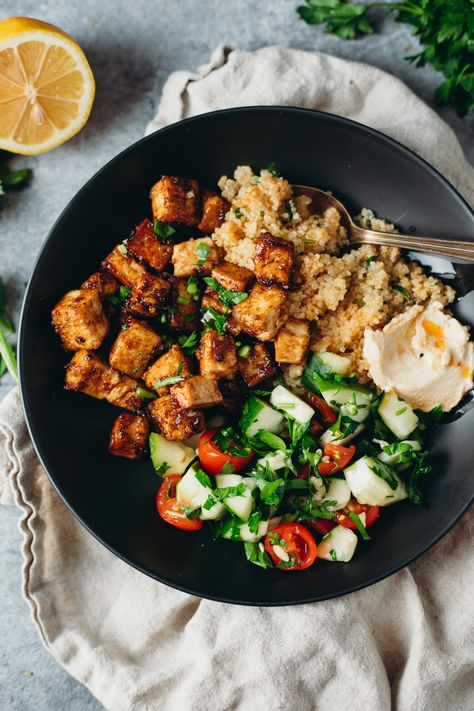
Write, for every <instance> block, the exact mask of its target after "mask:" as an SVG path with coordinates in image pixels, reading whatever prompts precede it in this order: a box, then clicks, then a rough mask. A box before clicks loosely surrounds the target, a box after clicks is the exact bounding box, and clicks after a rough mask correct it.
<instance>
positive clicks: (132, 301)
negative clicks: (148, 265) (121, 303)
mask: <svg viewBox="0 0 474 711" xmlns="http://www.w3.org/2000/svg"><path fill="white" fill-rule="evenodd" d="M170 288H171V285H170V283H169V281H167V280H166V279H163V278H162V277H158V276H153V275H152V274H148V272H145V274H144V275H143V276H142V277H140V279H139V280H138V282H137V283H136V284H135V286H134V287H133V288H132V291H131V294H130V296H129V297H128V299H127V302H126V304H125V308H126V310H127V311H129V312H130V313H132V314H137V315H139V316H148V317H152V316H157V315H158V314H159V312H160V310H161V308H162V307H163V305H164V303H165V301H166V299H167V297H168V294H169V291H170Z"/></svg>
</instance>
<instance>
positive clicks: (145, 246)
mask: <svg viewBox="0 0 474 711" xmlns="http://www.w3.org/2000/svg"><path fill="white" fill-rule="evenodd" d="M127 249H128V251H129V252H130V254H132V255H133V256H134V257H135V258H136V259H138V261H139V262H145V264H148V265H149V266H150V267H151V268H152V269H156V271H157V272H161V271H163V269H164V268H165V267H166V266H167V265H168V263H169V261H170V259H171V255H172V254H173V245H172V244H170V243H168V242H165V241H163V240H160V239H158V237H157V236H156V234H155V231H154V229H153V223H152V222H151V221H150V220H143V222H140V224H139V225H137V226H136V227H135V229H134V230H133V232H132V235H131V236H130V237H129V238H128V240H127Z"/></svg>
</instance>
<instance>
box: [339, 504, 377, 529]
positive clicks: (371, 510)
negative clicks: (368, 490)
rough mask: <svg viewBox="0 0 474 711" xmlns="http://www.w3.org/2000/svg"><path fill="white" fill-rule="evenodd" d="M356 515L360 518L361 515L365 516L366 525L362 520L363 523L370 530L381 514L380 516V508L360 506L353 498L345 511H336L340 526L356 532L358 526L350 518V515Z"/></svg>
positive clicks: (366, 505)
mask: <svg viewBox="0 0 474 711" xmlns="http://www.w3.org/2000/svg"><path fill="white" fill-rule="evenodd" d="M351 511H352V513H355V514H357V515H358V516H360V515H361V514H365V523H364V519H362V523H363V524H364V526H365V528H369V527H370V526H372V524H374V523H375V521H376V520H377V519H378V517H379V514H380V508H379V507H378V506H370V504H359V502H358V501H357V500H356V499H354V498H352V499H351V500H350V501H349V503H348V504H347V506H346V507H345V508H344V509H341V510H340V511H335V514H336V521H337V522H338V524H340V525H341V526H344V527H345V528H352V530H354V531H355V530H356V529H357V526H356V525H355V523H354V521H353V520H352V519H351V518H350V517H349V514H350V513H351Z"/></svg>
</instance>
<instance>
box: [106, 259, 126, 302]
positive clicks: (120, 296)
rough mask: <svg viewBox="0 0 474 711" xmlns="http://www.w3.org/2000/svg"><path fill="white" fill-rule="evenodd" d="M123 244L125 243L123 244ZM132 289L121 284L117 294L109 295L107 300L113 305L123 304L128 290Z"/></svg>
mask: <svg viewBox="0 0 474 711" xmlns="http://www.w3.org/2000/svg"><path fill="white" fill-rule="evenodd" d="M119 246H120V245H119ZM123 246H125V245H123ZM131 291H132V290H131V289H130V287H129V286H124V285H123V284H122V285H121V286H120V288H119V290H118V293H117V294H112V296H109V297H108V298H107V300H108V301H109V302H110V303H111V304H113V305H114V306H123V304H124V302H125V301H126V300H127V299H128V297H129V296H130V292H131Z"/></svg>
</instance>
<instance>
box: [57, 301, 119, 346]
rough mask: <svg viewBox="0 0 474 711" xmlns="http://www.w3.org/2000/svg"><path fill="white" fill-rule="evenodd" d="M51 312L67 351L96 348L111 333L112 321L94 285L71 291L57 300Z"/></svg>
mask: <svg viewBox="0 0 474 711" xmlns="http://www.w3.org/2000/svg"><path fill="white" fill-rule="evenodd" d="M51 316H52V321H53V326H54V328H55V329H56V333H57V334H58V336H59V337H60V339H61V341H62V344H63V346H64V348H65V349H66V350H67V351H78V350H80V349H82V348H86V349H89V350H95V349H96V348H99V347H100V346H101V345H102V342H103V341H104V339H105V337H106V336H107V335H108V333H109V328H110V326H109V322H108V319H107V317H106V315H105V314H104V310H103V308H102V302H101V300H100V295H99V292H98V291H96V290H95V289H75V290H74V291H69V292H68V293H67V294H65V295H64V296H63V298H62V299H60V301H58V303H57V304H56V306H55V307H54V309H53V310H52V312H51Z"/></svg>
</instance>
